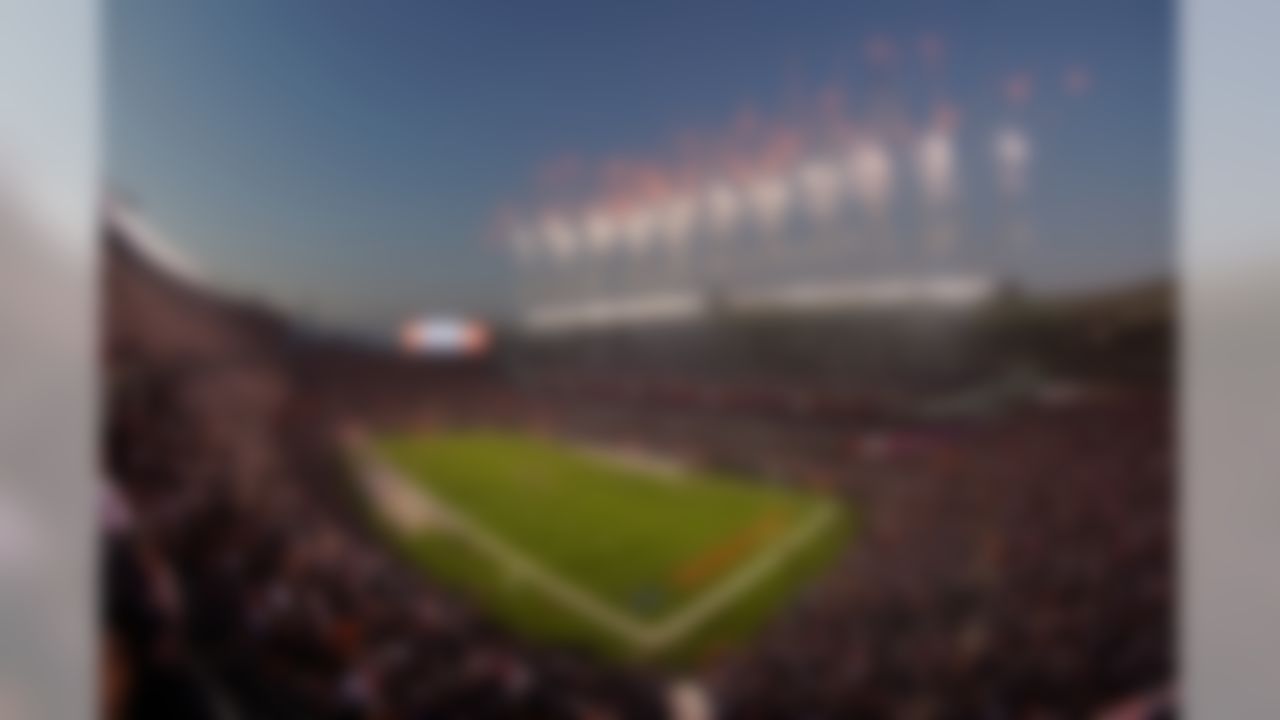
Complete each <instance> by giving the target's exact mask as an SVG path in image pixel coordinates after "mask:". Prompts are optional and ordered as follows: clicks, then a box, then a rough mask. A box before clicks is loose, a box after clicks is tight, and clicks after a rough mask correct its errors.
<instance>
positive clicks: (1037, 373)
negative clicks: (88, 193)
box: [103, 181, 1174, 720]
mask: <svg viewBox="0 0 1280 720" xmlns="http://www.w3.org/2000/svg"><path fill="white" fill-rule="evenodd" d="M815 182H816V181H815ZM553 234H554V233H553ZM104 235H105V252H104V259H105V265H106V266H105V272H106V279H105V283H104V294H105V300H106V306H107V316H106V333H105V337H104V343H105V347H104V363H105V369H104V378H105V386H106V392H107V397H106V415H107V418H106V432H105V437H104V463H105V471H106V475H107V477H108V481H107V483H106V485H105V489H104V494H105V496H106V497H107V501H106V502H105V503H104V506H106V507H110V508H112V509H113V510H112V512H110V513H107V514H106V516H105V519H104V527H103V533H104V534H105V535H106V538H107V543H106V548H107V549H106V560H105V563H106V568H105V573H104V577H105V584H106V590H105V592H106V610H105V615H104V632H105V634H106V635H107V637H108V638H109V639H110V640H111V643H112V647H113V648H115V652H117V653H119V657H120V658H121V659H120V662H122V663H126V664H127V666H128V667H129V668H130V669H131V670H132V677H133V682H135V683H137V684H138V685H139V686H140V687H142V688H144V689H149V690H150V691H152V692H153V693H158V694H161V695H164V694H165V693H168V695H164V701H165V702H168V703H170V704H169V705H168V707H174V706H175V705H176V706H177V707H181V708H183V710H184V712H183V716H184V717H214V716H222V717H228V716H230V717H271V718H292V717H298V718H303V717H369V718H373V717H379V718H381V717H406V718H408V717H458V718H482V717H495V718H496V717H557V718H558V717H565V718H605V717H610V718H663V717H669V718H678V719H680V720H699V719H702V718H792V717H802V716H807V717H991V716H995V717H1030V716H1037V715H1044V714H1046V713H1047V714H1049V715H1050V716H1072V717H1074V716H1105V715H1106V714H1107V713H1110V712H1124V711H1127V710H1132V709H1134V708H1139V709H1140V711H1141V712H1148V713H1157V712H1160V711H1161V709H1162V708H1167V707H1168V706H1169V703H1170V702H1171V694H1170V693H1171V688H1172V683H1173V672H1174V668H1173V664H1172V648H1173V636H1172V617H1173V609H1174V608H1173V599H1172V598H1173V563H1172V554H1171V553H1172V528H1171V522H1172V520H1171V518H1172V507H1173V482H1172V479H1171V473H1172V469H1171V468H1172V464H1171V461H1170V456H1171V450H1170V438H1171V431H1170V424H1171V419H1170V418H1171V411H1170V407H1171V403H1170V390H1169V378H1170V375H1169V369H1168V362H1169V347H1170V342H1171V337H1170V331H1169V327H1170V325H1169V318H1168V315H1167V313H1168V307H1169V306H1168V290H1167V288H1165V287H1163V286H1162V285H1160V284H1153V285H1144V286H1141V287H1128V288H1122V289H1120V290H1118V291H1115V292H1108V293H1103V292H1098V293H1091V294H1088V295H1081V296H1071V297H1058V298H1044V297H1038V296H1029V295H1026V294H1023V293H1017V292H1012V291H1010V290H1008V289H1007V288H1004V287H1001V284H1000V283H998V282H995V281H993V280H991V279H989V278H988V277H986V276H983V275H981V274H979V275H971V274H965V273H960V272H951V273H948V272H938V273H906V274H904V275H901V276H896V275H892V274H888V273H881V274H878V275H877V276H875V277H868V278H865V279H862V278H852V279H851V277H850V276H847V275H846V276H840V275H839V274H833V275H832V276H829V277H824V278H821V279H812V278H810V277H808V275H807V274H806V273H804V272H796V273H792V272H791V271H790V270H786V271H783V270H777V271H775V270H772V269H766V271H765V272H764V273H762V274H760V275H755V276H752V275H750V274H749V271H748V270H747V269H745V268H746V266H745V265H744V266H741V267H740V268H739V270H740V271H741V272H740V273H739V274H734V273H735V272H738V271H735V270H732V269H729V270H726V269H725V267H726V266H725V265H724V264H717V263H716V262H715V261H714V260H713V259H711V258H703V259H701V260H697V261H696V262H695V261H692V260H691V261H690V263H689V265H688V266H687V267H686V272H689V273H695V274H696V272H705V273H707V276H706V277H703V276H697V277H696V278H695V279H694V280H691V281H689V282H687V283H685V284H684V285H681V284H680V283H678V282H670V283H668V282H667V281H666V280H665V279H663V278H665V277H666V276H661V277H659V276H656V275H655V276H653V277H652V278H641V279H640V280H637V281H636V282H633V283H632V284H631V285H625V284H624V283H622V282H617V283H609V282H607V281H605V280H599V278H607V277H608V275H597V276H595V277H596V278H597V279H596V280H592V281H591V282H590V283H588V285H589V287H587V288H586V289H581V290H578V289H574V290H573V291H572V292H569V291H566V290H564V288H563V287H561V285H560V284H559V283H557V282H555V281H554V280H556V279H557V278H553V277H550V276H548V275H547V274H546V273H551V274H555V273H558V272H561V270H556V269H555V268H554V267H553V268H552V269H549V270H548V269H543V270H536V269H534V270H526V271H524V272H527V273H532V275H526V276H524V277H525V279H524V280H522V281H521V282H522V287H523V288H524V291H523V292H525V294H526V297H525V300H526V301H527V302H526V303H525V304H524V305H523V306H522V307H525V308H527V309H528V311H527V313H525V314H523V315H519V316H518V317H517V318H515V320H514V322H511V323H505V322H502V321H495V322H494V323H493V324H492V325H491V326H490V325H489V324H488V323H480V322H477V321H474V320H471V319H459V318H426V319H415V320H413V321H411V322H410V323H408V324H407V325H406V327H405V328H403V333H401V334H397V335H396V337H395V338H394V339H391V338H389V339H388V342H387V343H385V345H384V346H381V347H371V346H370V345H369V344H368V343H356V342H351V341H348V340H345V339H343V338H342V337H340V336H335V335H333V334H332V333H322V332H318V331H316V330H315V329H314V328H310V327H308V326H306V325H305V324H302V323H300V322H299V321H297V320H295V319H290V318H289V317H287V316H286V315H284V314H282V313H280V312H277V311H275V310H272V309H270V308H269V307H265V306H261V305H255V304H253V303H250V302H247V301H245V300H243V299H235V298H230V297H227V296H225V295H221V294H219V293H218V292H217V291H215V290H213V289H211V288H209V287H207V286H205V285H204V284H203V283H202V282H201V280H200V278H199V277H198V276H197V275H196V274H195V273H192V272H190V271H187V270H184V269H183V265H182V263H181V260H180V259H175V258H174V257H173V256H172V255H171V254H170V253H168V252H166V251H165V250H163V249H162V248H163V247H164V246H165V245H164V243H163V239H162V238H159V237H157V236H155V235H154V234H153V233H152V232H151V231H149V230H147V229H146V226H145V223H143V222H142V221H141V220H140V219H139V218H138V217H137V216H136V214H134V213H130V212H128V211H125V210H123V209H122V208H118V207H111V208H109V209H108V212H107V214H106V217H105V220H104ZM522 262H535V263H536V262H537V261H536V260H532V261H530V260H527V259H526V260H522ZM697 263H702V264H701V265H698V264H697ZM604 267H605V268H606V269H605V271H604V272H606V273H609V272H615V271H617V268H618V267H619V265H618V264H616V263H614V264H608V263H606V264H605V265H604ZM622 267H624V268H625V267H627V266H622ZM697 267H701V268H705V270H696V271H695V270H693V269H689V268H697ZM576 272H579V274H581V272H582V271H576ZM621 272H623V273H624V274H632V275H634V273H630V271H629V270H625V269H624V270H623V271H621ZM539 273H541V274H539ZM586 274H587V275H588V276H590V275H591V273H586ZM712 276H714V277H712ZM575 277H577V275H575ZM744 278H746V279H744ZM761 278H763V279H761ZM842 278H843V279H842ZM886 278H893V279H886ZM559 279H563V278H559ZM664 283H665V284H664ZM557 288H559V289H557ZM602 288H605V289H609V291H608V292H603V291H602ZM615 290H616V291H615ZM392 334H393V333H391V332H389V333H388V335H389V336H390V335H392ZM157 702H159V700H157Z"/></svg>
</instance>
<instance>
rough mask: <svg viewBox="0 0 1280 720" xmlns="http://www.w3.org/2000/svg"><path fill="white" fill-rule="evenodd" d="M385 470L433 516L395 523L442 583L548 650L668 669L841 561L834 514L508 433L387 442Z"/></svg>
mask: <svg viewBox="0 0 1280 720" xmlns="http://www.w3.org/2000/svg"><path fill="white" fill-rule="evenodd" d="M373 449H374V451H375V452H374V456H375V457H376V458H377V462H379V463H382V464H384V465H385V466H389V467H390V468H392V469H393V470H392V473H393V474H394V475H395V476H396V477H398V478H402V479H403V482H404V483H407V484H409V485H410V486H412V488H413V489H414V490H415V491H417V492H418V493H419V494H420V495H421V497H423V498H425V499H426V501H427V503H428V505H429V506H430V507H431V508H432V510H433V512H432V517H433V518H434V519H433V521H432V522H429V523H423V524H421V525H420V526H413V527H407V526H406V525H405V524H404V523H399V524H396V523H390V522H386V519H387V513H383V514H382V518H381V519H382V520H383V527H384V528H386V529H387V532H389V533H391V534H392V535H393V537H394V539H395V541H396V542H397V543H398V544H399V545H400V546H401V547H403V548H404V549H405V551H406V552H408V553H409V554H410V555H411V556H412V557H413V558H414V559H415V560H416V561H417V562H420V563H421V564H422V565H423V566H424V567H425V568H426V569H427V570H428V571H429V572H430V573H431V574H432V575H433V576H434V577H438V578H442V579H444V580H445V581H446V582H448V583H450V584H452V585H454V586H456V587H458V588H459V589H461V590H464V591H465V592H467V593H469V594H470V595H471V596H473V597H474V599H475V600H476V601H477V602H478V603H480V604H481V605H483V606H484V607H486V608H488V609H489V611H490V612H492V613H493V615H494V616H495V617H497V618H498V619H500V620H501V621H503V622H505V623H506V624H508V625H509V626H511V627H513V628H515V629H517V630H518V631H520V632H523V633H524V634H526V635H529V636H531V637H533V638H536V639H544V640H548V641H554V642H557V643H560V644H562V645H573V646H578V647H582V648H586V649H590V650H595V651H601V652H604V653H607V654H609V655H613V656H618V657H626V658H641V657H643V658H645V659H652V660H657V661H660V662H664V663H668V664H684V663H687V662H689V661H694V660H697V659H698V658H700V657H702V656H703V655H705V654H707V653H713V652H715V651H717V650H719V649H721V648H724V647H726V646H727V645H730V644H732V643H735V642H739V641H741V640H742V639H743V638H744V637H746V636H747V635H749V634H750V633H751V632H752V631H753V630H754V629H756V628H757V627H759V626H760V625H761V624H762V623H763V622H764V621H765V620H766V619H767V616H768V615H769V613H770V612H771V611H772V610H774V609H776V608H777V607H779V606H780V605H781V604H782V603H784V602H785V601H786V599H787V598H788V597H789V596H791V595H792V593H793V592H794V591H795V590H797V589H798V586H799V585H800V584H801V583H802V582H803V581H804V580H806V579H808V578H811V577H812V576H813V575H814V574H815V573H817V572H818V571H819V570H820V569H821V568H822V566H823V565H824V564H825V563H826V561H828V560H829V559H830V558H832V557H833V556H834V554H835V553H836V552H838V550H839V548H840V545H841V543H842V541H843V539H844V538H845V537H846V536H847V533H848V531H849V529H850V526H851V518H850V517H849V515H848V513H847V512H846V511H845V510H844V509H843V508H842V507H841V506H839V505H837V504H836V503H835V502H834V501H832V500H829V499H826V498H823V497H818V496H812V495H804V494H800V493H797V492H792V491H787V490H782V489H777V488H773V487H766V486H762V485H760V484H751V483H746V482H741V481H735V479H733V478H728V477H724V476H717V475H712V474H704V473H691V472H690V473H687V472H680V473H676V474H672V473H665V472H662V473H660V472H657V471H653V470H646V469H641V468H640V467H636V466H634V465H632V464H630V463H625V462H623V461H621V460H614V459H612V458H607V457H602V456H600V455H597V454H592V453H589V452H587V451H585V450H581V449H577V448H573V447H570V446H566V445H561V444H557V443H555V442H551V441H547V440H543V439H538V438H533V437H527V436H519V435H513V434H503V433H496V432H468V433H456V434H448V435H434V436H431V437H420V436H412V435H399V436H389V437H383V438H380V439H379V440H377V441H376V442H375V443H374V448H373Z"/></svg>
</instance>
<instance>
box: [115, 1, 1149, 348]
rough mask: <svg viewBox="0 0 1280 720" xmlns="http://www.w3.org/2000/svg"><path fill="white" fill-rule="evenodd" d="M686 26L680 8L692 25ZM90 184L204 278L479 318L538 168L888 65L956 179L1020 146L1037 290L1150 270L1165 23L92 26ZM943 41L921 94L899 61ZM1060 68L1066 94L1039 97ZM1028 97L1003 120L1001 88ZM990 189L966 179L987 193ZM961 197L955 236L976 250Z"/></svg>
mask: <svg viewBox="0 0 1280 720" xmlns="http://www.w3.org/2000/svg"><path fill="white" fill-rule="evenodd" d="M695 5H696V6H695ZM106 14H107V28H108V38H107V61H108V62H107V66H106V67H107V69H106V74H107V77H106V81H107V84H106V90H107V103H108V109H107V128H106V146H107V161H106V175H107V181H108V182H109V183H110V184H112V185H113V186H115V187H117V188H119V189H121V190H123V191H125V192H126V193H128V194H129V195H130V196H132V197H133V198H135V199H136V201H137V202H138V204H139V205H140V207H141V208H142V210H143V211H144V212H145V213H146V214H147V215H148V216H149V217H151V219H152V220H153V222H154V223H155V224H156V225H157V226H159V227H160V228H161V229H163V230H164V231H165V232H166V233H167V234H168V235H169V236H170V237H171V238H172V239H173V241H174V242H175V243H176V244H178V245H180V246H181V248H182V249H183V251H184V252H186V253H187V254H188V255H190V256H191V257H192V258H193V259H194V261H195V262H196V263H197V264H199V265H200V266H201V267H202V268H204V269H205V271H206V273H207V274H208V275H209V276H210V277H212V278H214V279H215V280H216V281H218V282H220V283H224V284H226V285H227V286H229V287H233V288H236V289H237V290H240V291H243V292H250V293H253V294H257V295H261V296H263V297H266V298H268V299H270V300H273V301H275V302H277V303H280V304H283V305H285V306H288V307H292V308H294V309H298V310H301V311H304V312H306V313H309V314H311V315H313V316H316V317H318V318H321V319H323V320H325V321H328V322H333V323H337V324H341V325H344V326H350V327H355V328H363V329H370V328H380V327H388V326H390V325H393V324H394V323H395V322H396V321H397V320H398V319H400V318H403V317H405V316H406V315H409V314H412V313H415V312H419V311H428V310H450V311H452V310H461V311H477V312H500V311H501V310H502V309H504V308H506V307H508V306H509V304H510V302H511V299H512V298H511V292H510V283H509V267H508V263H507V262H505V258H504V253H503V251H502V248H501V247H500V246H498V245H497V244H496V243H495V242H494V241H493V227H494V220H495V217H496V216H497V215H498V213H499V212H500V211H501V210H502V209H503V208H509V207H512V206H515V207H526V206H528V204H529V203H530V202H533V201H532V200H531V198H532V197H533V196H534V195H536V192H535V190H536V186H537V182H536V177H537V176H538V173H539V171H540V169H541V168H545V167H546V166H547V164H548V163H549V162H552V161H554V160H555V159H556V158H562V157H566V156H568V157H574V158H580V159H582V161H583V162H585V163H586V164H588V165H590V164H592V163H597V162H601V161H604V160H607V159H609V158H615V157H619V156H627V157H641V158H646V159H654V161H655V162H659V163H660V162H662V161H664V160H665V159H667V158H669V156H670V155H671V151H670V149H671V147H672V146H673V144H674V142H675V138H677V137H680V136H681V135H682V134H688V133H698V134H701V135H703V136H710V137H714V136H715V134H716V133H717V132H719V131H721V130H723V129H724V128H727V127H729V126H730V125H731V124H732V122H733V121H734V118H735V117H737V116H738V115H739V114H740V113H741V112H742V111H743V110H744V108H751V109H752V110H753V111H754V112H756V113H758V114H760V115H761V116H764V117H767V118H771V119H776V120H777V121H778V122H780V123H792V124H797V123H798V124H803V123H804V122H805V118H807V117H808V116H809V115H811V114H812V106H813V105H814V101H815V98H817V97H819V96H821V95H822V94H823V93H824V92H826V91H828V90H830V89H831V88H839V89H840V90H841V91H842V92H844V93H846V94H847V95H848V96H849V97H850V98H851V101H850V104H851V106H852V110H851V112H852V113H853V114H854V115H857V114H858V113H859V112H860V104H859V103H860V101H861V100H860V99H864V98H868V97H870V96H871V95H872V94H873V92H874V88H876V87H878V86H877V84H876V83H877V80H876V77H877V76H876V75H875V73H874V71H873V69H872V68H870V67H869V65H868V63H867V61H866V58H865V48H866V44H867V41H868V39H869V38H871V37H885V38H888V39H890V40H891V41H892V42H893V43H895V45H896V46H898V47H899V48H900V49H901V52H902V55H903V57H904V59H903V60H902V61H901V63H900V65H899V70H897V71H896V72H897V73H898V74H897V75H896V77H898V79H899V81H898V83H897V84H895V85H894V87H896V88H900V89H901V94H902V98H903V102H905V103H906V105H907V106H908V108H909V109H910V111H911V112H916V111H917V110H918V112H917V113H916V114H919V115H921V116H923V115H925V114H927V104H926V101H925V99H924V92H925V89H926V88H931V87H933V85H930V83H934V84H939V83H940V84H942V85H943V86H944V89H945V94H946V95H947V98H948V100H949V101H950V102H952V103H954V105H955V106H956V107H958V109H959V111H960V114H961V117H962V123H961V129H960V130H959V132H958V137H957V144H958V154H959V156H960V158H961V163H960V168H961V169H960V173H961V174H962V175H973V177H969V178H967V179H968V181H969V185H970V186H972V187H979V186H981V185H982V182H983V180H982V178H979V177H977V175H978V173H980V172H983V171H985V170H987V169H988V168H986V167H985V166H984V165H983V163H982V162H979V161H978V158H979V157H980V156H981V153H982V152H984V151H985V148H986V145H987V143H988V134H989V132H990V131H991V130H993V129H994V128H995V127H996V126H998V125H1000V124H1001V123H1004V122H1006V121H1008V120H1010V119H1011V118H1012V119H1014V120H1016V122H1017V123H1019V125H1020V126H1023V127H1025V128H1026V129H1027V131H1028V133H1029V134H1030V135H1031V136H1032V137H1033V138H1034V141H1035V158H1036V159H1035V165H1034V175H1035V181H1034V187H1033V189H1032V192H1031V196H1030V197H1029V199H1028V200H1027V203H1028V207H1029V208H1031V209H1030V210H1029V212H1030V213H1031V215H1032V217H1033V219H1034V223H1035V225H1036V227H1037V245H1038V247H1037V252H1036V254H1035V256H1034V257H1033V258H1031V259H1030V260H1028V262H1027V266H1026V267H1024V268H1022V272H1023V273H1024V275H1025V277H1027V278H1028V279H1030V280H1031V281H1033V282H1037V283H1040V284H1043V285H1046V286H1063V285H1079V284H1089V283H1102V282H1108V281H1111V280H1114V279H1118V278H1123V277H1125V276H1137V275H1143V274H1149V273H1151V272H1158V271H1161V270H1163V269H1164V268H1166V267H1167V266H1168V264H1169V263H1170V262H1171V258H1170V253H1171V247H1172V243H1171V238H1170V232H1171V229H1170V211H1171V206H1172V203H1171V197H1170V193H1171V191H1172V190H1171V189H1172V177H1171V172H1172V169H1173V164H1172V158H1171V152H1172V137H1171V133H1172V129H1173V125H1172V112H1171V103H1172V88H1173V87H1174V84H1173V80H1174V78H1173V77H1172V75H1171V72H1172V71H1171V61H1172V56H1171V52H1172V50H1171V43H1172V25H1171V23H1172V8H1171V7H1170V3H1166V2H1157V1H1154V0H1135V1H1134V2H1122V3H1115V2H1101V1H1099V2H1066V1H1064V2H1053V3H1050V2H1040V3H1025V2H1012V1H1010V2H971V3H943V2H939V3H927V4H926V3H909V2H907V3H904V2H867V3H852V2H825V1H824V2H817V1H815V2H794V3H782V2H760V3H752V2H705V3H697V4H695V3H687V2H685V3H677V2H670V3H668V2H646V3H622V2H617V3H612V2H538V3H522V2H486V1H484V0H475V1H472V2H454V3H443V2H442V3H411V2H385V3H384V2H377V3H353V2H349V0H348V1H343V0H334V1H324V0H307V1H305V2H256V1H252V0H242V1H230V0H227V1H224V2H217V3H197V2H185V1H177V2H175V1H173V0H130V1H129V2H114V3H110V4H108V6H107V10H106ZM924 33H931V34H934V35H936V36H937V37H939V38H941V39H942V40H943V42H944V44H945V47H946V61H945V66H944V71H943V73H942V74H940V75H939V77H942V78H943V79H942V80H932V79H929V78H926V77H925V76H924V75H922V74H921V70H920V69H919V67H917V65H918V63H915V64H913V63H912V62H911V61H910V60H909V58H908V56H909V55H910V49H911V48H913V47H915V43H916V41H917V39H918V38H919V37H920V36H921V35H922V34H924ZM1071 67H1080V68H1084V69H1085V70H1086V71H1087V74H1088V76H1089V78H1090V81H1091V82H1090V83H1089V89H1088V92H1086V93H1083V94H1082V95H1080V96H1072V95H1070V94H1069V93H1066V92H1064V91H1063V90H1062V88H1061V78H1062V75H1063V73H1064V70H1065V69H1066V68H1071ZM1015 75H1025V76H1028V77H1031V78H1032V79H1033V87H1034V91H1033V93H1032V97H1031V99H1030V100H1029V101H1028V102H1027V103H1026V104H1025V106H1024V107H1021V108H1020V109H1013V108H1012V107H1011V106H1010V103H1009V102H1008V101H1007V99H1006V98H1005V97H1004V95H1003V93H1002V87H1003V86H1004V83H1005V81H1006V80H1007V79H1008V78H1009V77H1011V76H1015ZM987 184H989V181H988V183H987ZM980 195H981V193H972V194H971V196H972V197H975V199H974V201H973V207H972V208H971V209H970V214H971V215H972V216H975V217H977V218H978V219H975V220H974V223H973V225H972V227H971V228H970V232H973V233H982V232H986V231H990V230H991V228H990V226H989V223H987V222H985V221H984V220H982V219H981V216H984V215H986V214H988V211H989V210H990V206H989V205H983V204H982V202H981V201H980V199H977V196H980Z"/></svg>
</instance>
